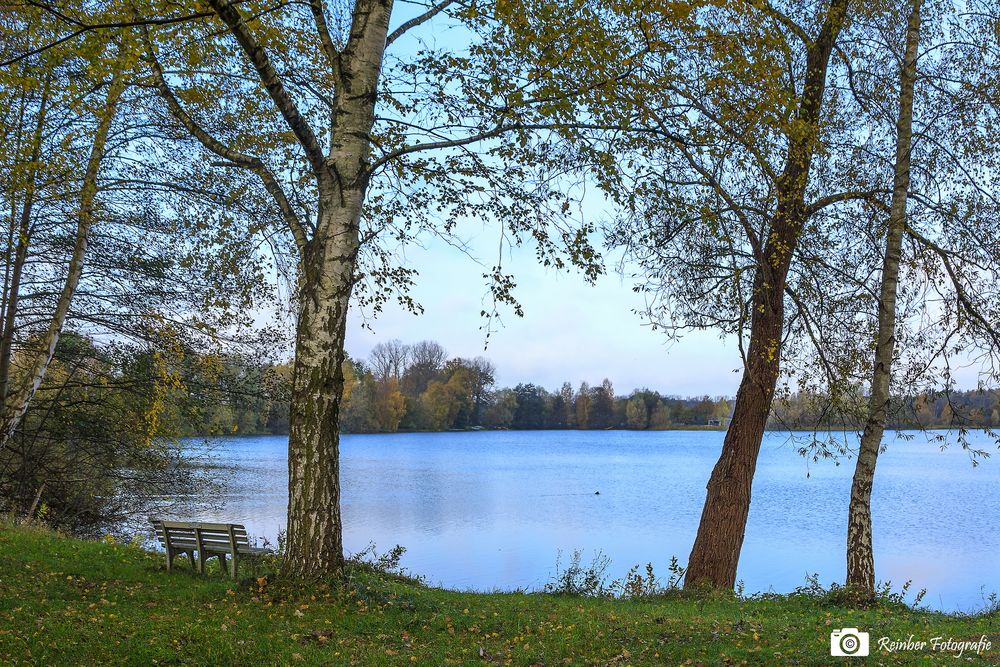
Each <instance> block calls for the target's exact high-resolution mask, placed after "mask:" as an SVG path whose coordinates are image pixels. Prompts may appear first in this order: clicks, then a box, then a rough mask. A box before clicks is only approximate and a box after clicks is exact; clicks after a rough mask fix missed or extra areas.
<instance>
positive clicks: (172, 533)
mask: <svg viewBox="0 0 1000 667" xmlns="http://www.w3.org/2000/svg"><path fill="white" fill-rule="evenodd" d="M150 521H151V522H152V524H153V527H154V529H155V531H156V539H157V540H158V541H159V542H160V544H162V545H163V546H164V547H168V548H177V547H182V546H183V547H195V548H197V549H199V550H201V549H203V548H206V547H207V548H211V549H213V550H218V549H227V550H229V551H231V552H233V553H236V552H237V551H238V550H239V549H241V548H247V547H249V546H250V540H249V537H248V536H247V529H246V528H245V527H244V526H242V525H240V524H236V523H204V522H183V521H159V520H156V519H150Z"/></svg>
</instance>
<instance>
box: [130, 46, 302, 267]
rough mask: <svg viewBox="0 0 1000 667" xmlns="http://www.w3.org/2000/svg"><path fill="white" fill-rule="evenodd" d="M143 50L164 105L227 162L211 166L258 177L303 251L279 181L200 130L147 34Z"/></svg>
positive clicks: (256, 160) (295, 218)
mask: <svg viewBox="0 0 1000 667" xmlns="http://www.w3.org/2000/svg"><path fill="white" fill-rule="evenodd" d="M146 48H147V52H148V58H147V60H148V61H149V63H150V69H151V70H152V72H153V77H154V79H155V80H156V88H157V91H158V92H159V94H160V97H162V98H163V100H164V101H165V102H166V103H167V108H168V109H169V110H170V113H171V114H172V115H173V116H174V118H176V119H177V120H178V121H179V122H180V124H181V125H183V126H184V129H186V130H187V131H188V133H189V134H190V135H191V136H192V137H194V138H195V139H197V140H198V142H199V143H201V145H202V146H204V147H205V148H207V149H208V150H210V151H212V152H213V153H215V154H216V155H218V156H219V157H221V158H224V159H225V160H226V162H214V163H212V164H213V166H219V167H240V168H243V169H249V170H251V171H253V172H254V173H256V174H257V176H258V177H259V178H260V180H261V182H262V183H263V184H264V189H265V190H267V192H268V194H270V195H271V198H272V199H274V202H275V203H276V204H277V205H278V209H279V210H280V211H281V215H282V218H283V219H284V221H285V224H286V225H287V226H288V229H289V231H291V233H292V236H293V237H294V238H295V245H297V246H298V247H299V250H305V248H306V246H307V245H308V243H309V236H308V234H307V232H306V229H305V227H304V226H303V224H302V222H301V221H300V220H299V217H298V216H297V215H296V214H295V210H294V209H293V208H292V205H291V204H290V203H289V202H288V197H287V196H286V195H285V192H284V190H283V189H282V188H281V185H280V184H279V183H278V179H277V178H275V176H274V174H272V173H271V170H270V169H268V168H267V165H266V164H264V162H263V160H261V159H260V158H258V157H254V156H252V155H247V154H245V153H241V152H240V151H237V150H235V149H233V148H230V147H228V146H226V145H225V144H223V143H222V142H221V141H219V140H218V139H216V138H215V137H213V136H212V135H211V134H209V133H208V132H207V131H206V130H205V129H204V128H203V127H201V126H200V125H199V124H198V122H197V121H195V119H194V118H192V117H191V114H189V113H188V112H187V111H186V110H185V109H184V107H182V106H181V103H180V101H179V100H178V99H177V96H176V95H174V92H173V91H172V90H171V89H170V86H169V85H168V84H167V80H166V79H165V78H164V76H163V68H162V67H161V66H160V62H159V61H158V60H157V59H156V54H155V52H154V50H153V45H152V42H150V40H149V36H148V34H147V35H146Z"/></svg>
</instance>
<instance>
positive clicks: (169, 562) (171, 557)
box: [167, 547, 174, 572]
mask: <svg viewBox="0 0 1000 667" xmlns="http://www.w3.org/2000/svg"><path fill="white" fill-rule="evenodd" d="M173 571H174V551H173V549H171V548H170V547H167V572H173Z"/></svg>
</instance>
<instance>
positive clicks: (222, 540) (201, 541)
mask: <svg viewBox="0 0 1000 667" xmlns="http://www.w3.org/2000/svg"><path fill="white" fill-rule="evenodd" d="M149 521H150V523H152V524H153V529H154V531H155V532H156V539H157V540H158V541H159V543H160V545H161V546H163V548H164V549H165V550H166V552H167V571H168V572H169V571H171V570H173V560H174V557H175V556H177V555H178V554H182V553H186V554H188V557H189V558H190V559H191V564H192V566H194V565H195V562H196V561H195V552H197V554H198V559H197V569H198V571H199V572H204V571H205V561H206V560H208V559H209V558H211V557H213V556H214V557H217V558H218V559H219V562H220V564H221V565H222V567H223V569H226V557H227V556H228V557H229V558H231V559H232V565H231V567H230V568H229V569H230V576H232V578H233V579H235V578H236V577H237V571H238V568H239V561H240V557H241V556H262V555H264V554H268V553H272V550H271V549H262V548H259V547H255V546H253V545H251V544H250V539H249V537H248V536H247V530H246V528H245V527H244V526H242V525H240V524H237V523H204V522H189V521H165V520H162V519H154V518H150V520H149Z"/></svg>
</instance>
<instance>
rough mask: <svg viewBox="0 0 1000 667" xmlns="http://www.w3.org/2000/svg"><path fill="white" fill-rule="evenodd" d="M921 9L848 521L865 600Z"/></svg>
mask: <svg viewBox="0 0 1000 667" xmlns="http://www.w3.org/2000/svg"><path fill="white" fill-rule="evenodd" d="M920 10H921V0H913V2H912V4H911V8H910V13H909V17H908V20H907V28H906V48H905V51H904V54H903V64H902V67H901V68H900V77H899V117H898V120H897V121H896V159H895V166H894V174H893V188H892V201H891V203H890V210H889V225H888V229H887V234H886V242H885V260H884V262H883V265H882V281H881V288H880V293H879V300H878V333H877V343H876V349H875V361H874V364H873V368H874V371H873V374H872V380H871V389H870V394H869V397H868V419H867V421H866V422H865V427H864V432H863V433H862V435H861V443H860V445H859V447H858V456H857V463H856V465H855V469H854V479H853V482H852V484H851V501H850V507H849V510H848V519H847V585H848V586H852V587H854V588H856V589H857V590H858V592H859V593H860V594H861V595H863V596H865V597H868V598H870V597H872V596H874V595H875V557H874V553H873V548H872V515H871V495H872V483H873V480H874V477H875V465H876V463H877V461H878V454H879V451H880V449H881V447H882V435H883V433H884V431H885V424H886V418H887V415H888V408H889V401H890V398H891V396H890V393H889V389H890V381H891V378H892V363H893V356H894V352H895V344H896V336H895V334H896V314H897V313H896V292H897V285H898V280H899V265H900V256H901V254H902V247H903V237H904V234H905V231H906V202H907V196H908V194H909V189H910V168H911V160H910V152H911V145H912V138H913V88H914V85H915V82H916V78H917V56H918V49H919V45H920Z"/></svg>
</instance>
